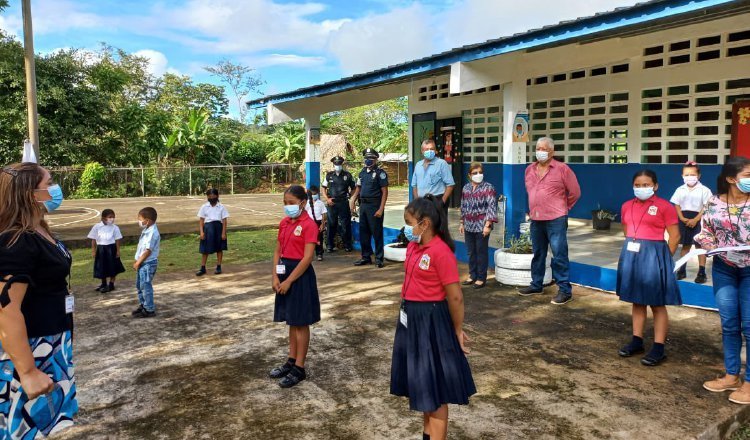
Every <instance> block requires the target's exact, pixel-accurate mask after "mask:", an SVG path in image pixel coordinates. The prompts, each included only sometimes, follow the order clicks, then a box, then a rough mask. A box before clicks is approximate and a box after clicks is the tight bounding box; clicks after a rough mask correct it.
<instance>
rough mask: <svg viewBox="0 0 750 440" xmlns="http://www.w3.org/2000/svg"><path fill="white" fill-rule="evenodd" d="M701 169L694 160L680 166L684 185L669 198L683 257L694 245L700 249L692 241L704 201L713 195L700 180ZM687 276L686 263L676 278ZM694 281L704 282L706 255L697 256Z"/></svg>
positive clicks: (699, 228)
mask: <svg viewBox="0 0 750 440" xmlns="http://www.w3.org/2000/svg"><path fill="white" fill-rule="evenodd" d="M700 178H701V170H700V168H698V164H696V163H695V162H688V163H686V164H685V166H683V167H682V180H683V181H684V182H685V184H684V185H682V186H680V187H679V188H677V190H676V191H675V192H674V195H673V196H672V198H671V199H670V200H669V201H670V202H672V203H674V205H675V208H677V217H678V218H679V219H680V223H679V225H680V244H681V245H682V251H681V252H680V257H684V256H685V255H687V253H688V252H690V248H691V247H693V245H695V247H696V248H697V249H700V245H699V244H697V243H695V242H694V241H693V238H694V237H695V236H696V235H698V234H699V233H700V232H701V218H702V217H703V209H704V207H705V206H706V202H708V199H710V198H711V196H712V195H713V194H712V193H711V190H710V189H708V188H707V187H705V186H703V184H701V182H700ZM686 277H687V265H685V266H682V267H681V268H680V270H679V271H677V279H678V280H681V279H684V278H686ZM695 282H696V283H698V284H703V283H705V282H706V256H705V255H700V256H698V275H697V276H696V277H695Z"/></svg>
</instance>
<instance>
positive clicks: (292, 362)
mask: <svg viewBox="0 0 750 440" xmlns="http://www.w3.org/2000/svg"><path fill="white" fill-rule="evenodd" d="M286 363H287V364H289V365H294V364H296V363H297V359H295V358H289V359H287V360H286Z"/></svg>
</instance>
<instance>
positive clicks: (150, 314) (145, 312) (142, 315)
mask: <svg viewBox="0 0 750 440" xmlns="http://www.w3.org/2000/svg"><path fill="white" fill-rule="evenodd" d="M154 316H156V311H153V312H149V311H148V310H146V309H143V310H141V313H140V314H139V315H135V317H136V318H153V317H154Z"/></svg>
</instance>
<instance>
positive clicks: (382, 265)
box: [375, 261, 385, 269]
mask: <svg viewBox="0 0 750 440" xmlns="http://www.w3.org/2000/svg"><path fill="white" fill-rule="evenodd" d="M375 264H376V265H377V266H378V268H380V269H382V268H384V267H385V263H383V262H382V261H378V262H377V263H375Z"/></svg>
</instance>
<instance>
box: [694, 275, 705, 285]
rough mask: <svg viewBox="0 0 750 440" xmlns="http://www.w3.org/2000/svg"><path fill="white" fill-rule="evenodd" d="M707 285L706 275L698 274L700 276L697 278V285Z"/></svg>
mask: <svg viewBox="0 0 750 440" xmlns="http://www.w3.org/2000/svg"><path fill="white" fill-rule="evenodd" d="M705 283H706V274H705V273H701V272H698V275H697V276H696V277H695V284H705Z"/></svg>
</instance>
